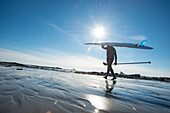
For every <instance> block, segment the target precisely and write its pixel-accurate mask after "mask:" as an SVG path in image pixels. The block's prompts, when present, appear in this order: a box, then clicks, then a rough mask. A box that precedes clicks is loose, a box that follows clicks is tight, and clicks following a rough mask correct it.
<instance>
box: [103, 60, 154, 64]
mask: <svg viewBox="0 0 170 113" xmlns="http://www.w3.org/2000/svg"><path fill="white" fill-rule="evenodd" d="M103 64H104V65H107V63H106V62H103ZM126 64H151V61H149V62H128V63H117V65H126ZM112 65H114V64H112Z"/></svg>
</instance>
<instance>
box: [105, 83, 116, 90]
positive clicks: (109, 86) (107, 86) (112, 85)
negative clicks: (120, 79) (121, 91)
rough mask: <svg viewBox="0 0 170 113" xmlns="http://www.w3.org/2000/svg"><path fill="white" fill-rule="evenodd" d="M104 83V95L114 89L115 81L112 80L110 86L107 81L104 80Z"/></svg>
mask: <svg viewBox="0 0 170 113" xmlns="http://www.w3.org/2000/svg"><path fill="white" fill-rule="evenodd" d="M105 82H106V93H111V91H112V90H113V89H114V86H115V84H116V80H113V81H112V84H111V85H109V83H108V80H106V81H105Z"/></svg>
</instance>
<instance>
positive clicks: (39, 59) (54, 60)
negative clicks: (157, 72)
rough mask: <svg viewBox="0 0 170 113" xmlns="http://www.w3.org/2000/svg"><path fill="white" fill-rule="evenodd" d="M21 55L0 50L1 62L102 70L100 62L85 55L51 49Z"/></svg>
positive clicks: (20, 53)
mask: <svg viewBox="0 0 170 113" xmlns="http://www.w3.org/2000/svg"><path fill="white" fill-rule="evenodd" d="M31 51H32V50H30V51H29V53H33V54H32V55H31V54H28V53H22V52H17V51H12V50H7V49H0V54H1V55H0V59H1V60H3V61H16V62H21V63H28V64H37V65H49V66H61V67H63V68H76V69H79V70H80V69H81V70H103V69H104V66H103V65H101V62H102V60H101V59H97V58H94V57H90V56H87V55H80V54H69V53H65V52H61V51H56V50H53V49H42V50H41V51H32V52H31Z"/></svg>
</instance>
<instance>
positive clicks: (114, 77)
mask: <svg viewBox="0 0 170 113" xmlns="http://www.w3.org/2000/svg"><path fill="white" fill-rule="evenodd" d="M111 73H112V75H113V78H112V80H114V79H116V76H115V74H114V71H113V69H112V67H111Z"/></svg>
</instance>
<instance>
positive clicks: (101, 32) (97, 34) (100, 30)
mask: <svg viewBox="0 0 170 113" xmlns="http://www.w3.org/2000/svg"><path fill="white" fill-rule="evenodd" d="M93 35H94V36H95V37H96V38H102V37H104V36H105V29H104V27H103V26H97V27H96V28H95V29H94V30H93Z"/></svg>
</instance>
